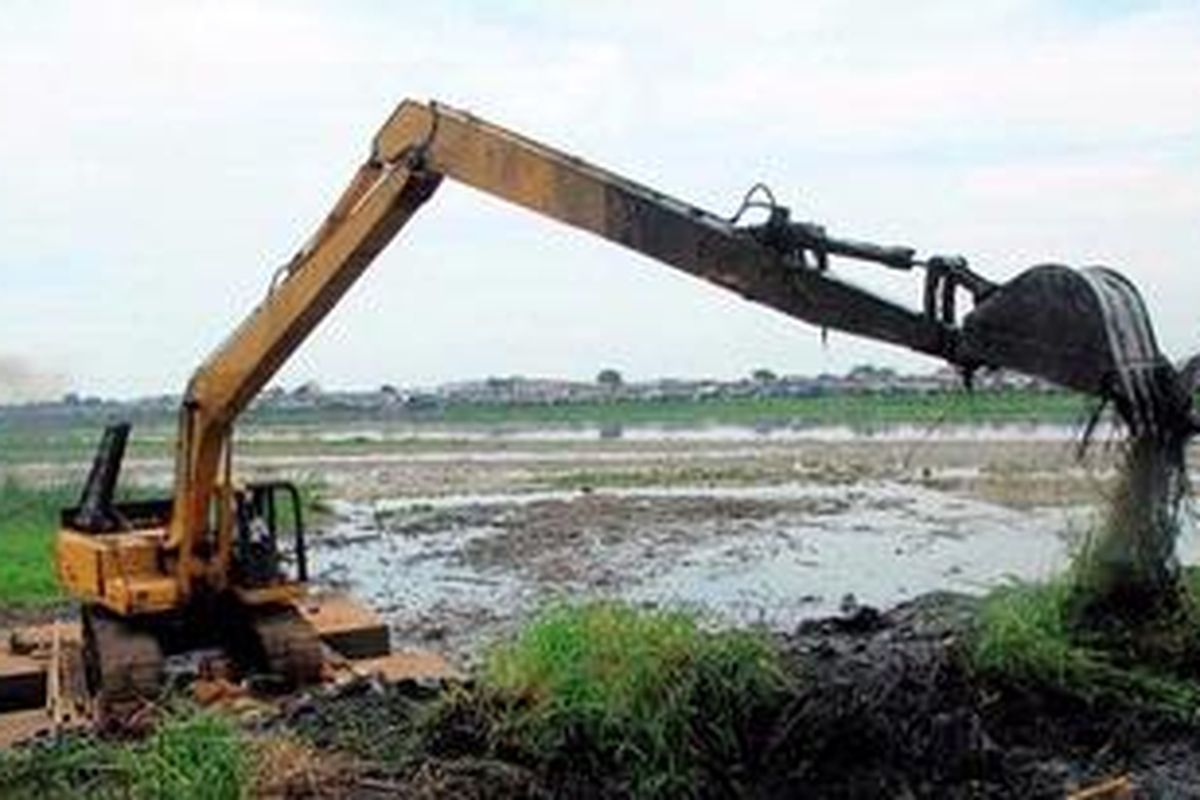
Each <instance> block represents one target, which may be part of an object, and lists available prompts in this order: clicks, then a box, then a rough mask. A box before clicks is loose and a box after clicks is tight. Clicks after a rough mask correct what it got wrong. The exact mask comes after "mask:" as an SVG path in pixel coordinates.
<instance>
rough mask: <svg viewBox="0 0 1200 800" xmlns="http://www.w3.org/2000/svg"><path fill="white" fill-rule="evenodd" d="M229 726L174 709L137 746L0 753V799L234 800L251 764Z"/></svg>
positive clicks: (89, 741)
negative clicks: (186, 798) (126, 799)
mask: <svg viewBox="0 0 1200 800" xmlns="http://www.w3.org/2000/svg"><path fill="white" fill-rule="evenodd" d="M248 753H249V751H248V749H247V747H246V743H245V742H244V741H243V739H242V736H241V735H240V734H239V733H238V732H237V730H236V729H235V728H234V726H233V725H232V723H230V722H229V721H228V720H226V719H224V718H222V717H220V716H217V715H215V714H213V713H211V712H203V711H195V710H192V709H183V708H180V709H176V710H175V711H173V712H171V713H170V714H169V715H168V716H167V718H166V719H164V720H163V721H162V722H161V723H160V724H159V725H158V727H157V728H156V730H155V732H154V733H153V734H152V735H150V736H149V737H148V738H146V739H145V740H143V741H140V742H132V743H121V742H114V741H106V740H101V739H96V738H92V737H86V736H66V737H63V738H61V739H58V740H54V741H47V742H38V743H35V744H33V745H31V746H29V747H24V748H19V749H15V750H3V751H0V796H3V797H6V798H8V797H11V798H14V799H15V800H21V799H23V798H29V799H30V800H33V798H68V797H95V798H135V800H168V799H169V798H178V797H188V798H197V800H239V799H240V798H243V797H246V796H247V795H248V793H249V784H250V778H251V762H250V756H249V755H248Z"/></svg>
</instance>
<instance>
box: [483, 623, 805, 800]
mask: <svg viewBox="0 0 1200 800" xmlns="http://www.w3.org/2000/svg"><path fill="white" fill-rule="evenodd" d="M482 681H483V686H484V687H485V689H486V690H487V691H488V692H490V693H491V694H492V696H493V702H494V708H495V709H496V711H497V718H496V720H495V728H494V730H495V734H496V735H497V736H498V737H500V738H502V739H504V740H507V741H508V742H510V743H512V744H515V745H516V747H517V748H518V749H521V750H524V751H526V752H527V753H528V754H529V755H531V756H533V757H535V758H536V759H537V760H539V761H541V762H543V763H546V764H549V765H551V766H552V767H553V766H555V765H558V766H562V767H569V768H570V769H571V770H574V771H579V770H581V769H582V770H583V771H584V772H585V773H591V774H594V775H596V776H598V777H602V776H611V775H613V774H619V775H621V776H622V777H623V778H624V779H625V780H627V781H628V788H629V790H630V791H631V792H632V793H633V794H635V795H640V796H663V795H675V796H678V795H680V794H681V793H687V791H688V790H689V788H690V787H695V786H696V785H698V782H699V781H700V779H701V777H702V776H703V774H704V772H705V770H706V769H708V768H711V767H718V768H719V769H720V770H721V772H722V773H724V775H725V776H728V775H729V774H730V772H731V771H730V767H731V766H733V765H745V764H747V763H749V762H750V761H752V759H753V757H754V753H753V746H752V745H753V742H752V739H753V734H754V726H755V722H756V721H757V720H759V719H760V718H761V717H762V715H763V714H764V713H765V712H767V711H769V710H770V709H772V707H773V705H774V703H773V701H774V700H775V699H777V698H778V697H779V695H780V693H781V692H782V691H783V689H784V685H785V680H784V673H783V670H782V667H781V665H780V662H779V660H778V656H777V655H776V652H775V650H774V649H773V648H772V647H771V645H770V644H769V643H768V642H767V641H766V640H765V639H764V638H762V637H760V636H758V635H756V634H754V633H752V632H746V631H727V632H720V633H710V632H706V631H704V630H702V629H701V627H700V626H699V625H698V623H697V621H696V619H695V618H694V617H692V616H690V615H688V614H685V613H680V612H664V611H644V610H638V609H634V608H632V607H629V606H625V605H620V604H613V603H597V604H590V605H584V606H564V607H560V608H555V609H552V610H549V611H547V612H545V613H544V614H542V615H541V616H540V617H539V618H538V619H537V620H535V621H534V622H533V623H532V624H530V625H529V626H528V627H527V628H525V630H524V631H522V633H521V634H520V635H519V636H518V637H517V638H516V639H515V640H513V641H512V642H510V643H506V644H502V645H500V646H498V647H497V648H495V649H494V650H493V651H492V652H491V653H490V655H489V657H488V659H487V661H486V665H485V668H484V673H483V679H482Z"/></svg>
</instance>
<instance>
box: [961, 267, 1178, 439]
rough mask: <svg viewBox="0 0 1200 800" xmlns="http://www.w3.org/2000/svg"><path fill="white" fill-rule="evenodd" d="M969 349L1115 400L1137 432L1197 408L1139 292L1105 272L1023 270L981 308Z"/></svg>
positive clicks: (968, 335)
mask: <svg viewBox="0 0 1200 800" xmlns="http://www.w3.org/2000/svg"><path fill="white" fill-rule="evenodd" d="M962 344H963V352H964V353H965V354H966V355H967V356H968V358H969V359H970V360H973V361H977V362H978V363H982V364H987V365H992V366H998V367H1006V368H1009V369H1015V370H1018V371H1020V372H1024V373H1027V374H1030V375H1037V376H1039V377H1042V378H1046V379H1047V380H1050V381H1053V382H1054V383H1058V384H1061V385H1063V386H1067V387H1070V388H1072V389H1076V390H1079V391H1081V392H1086V393H1088V394H1092V395H1097V396H1101V397H1105V398H1108V399H1111V400H1112V401H1113V402H1114V403H1115V404H1116V406H1117V409H1118V411H1119V412H1120V413H1121V415H1122V416H1123V417H1124V418H1125V420H1126V422H1128V423H1129V424H1130V425H1131V426H1132V427H1134V428H1137V429H1147V430H1153V429H1155V428H1156V427H1158V426H1162V425H1172V426H1174V425H1176V424H1183V423H1182V419H1183V418H1184V417H1186V414H1187V413H1188V409H1189V407H1190V403H1188V402H1187V398H1186V397H1185V395H1186V392H1183V391H1182V383H1181V381H1180V380H1179V379H1178V375H1177V374H1176V372H1175V369H1174V367H1172V365H1171V363H1170V362H1169V361H1168V360H1167V358H1166V357H1165V356H1163V354H1162V353H1161V352H1160V351H1159V349H1158V343H1157V342H1156V340H1155V338H1154V330H1153V328H1152V327H1151V325H1150V317H1149V314H1148V313H1147V311H1146V305H1145V303H1144V302H1142V297H1141V295H1140V294H1139V293H1138V290H1137V288H1136V287H1134V285H1133V284H1132V283H1130V282H1129V280H1128V279H1126V278H1125V277H1124V276H1122V275H1121V274H1119V273H1117V272H1115V271H1114V270H1111V269H1108V268H1106V267H1089V268H1086V269H1082V270H1075V269H1071V268H1069V267H1064V266H1060V265H1057V264H1045V265H1041V266H1037V267H1033V268H1032V269H1029V270H1027V271H1026V272H1023V273H1022V274H1020V275H1019V276H1017V277H1016V278H1015V279H1014V280H1012V281H1010V282H1009V283H1007V284H1004V285H1003V286H1000V287H997V288H996V289H994V290H993V291H991V292H990V293H989V294H988V295H987V296H986V297H985V298H984V299H983V300H982V301H981V302H979V303H978V304H977V305H976V307H975V309H974V310H973V311H972V312H971V313H970V314H969V315H968V316H967V318H966V319H965V320H964V323H963V342H962ZM1180 414H1182V415H1184V417H1180V416H1179V415H1180Z"/></svg>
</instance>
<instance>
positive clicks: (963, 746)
mask: <svg viewBox="0 0 1200 800" xmlns="http://www.w3.org/2000/svg"><path fill="white" fill-rule="evenodd" d="M977 608H978V601H977V600H976V599H975V598H972V597H969V596H965V595H960V594H951V593H933V594H929V595H925V596H922V597H920V598H917V599H915V600H912V601H909V602H907V603H904V604H901V605H900V606H898V607H896V608H894V609H892V610H890V611H886V612H880V611H878V610H876V609H874V608H871V607H866V606H859V607H857V608H855V609H854V610H853V611H851V612H849V613H846V614H839V615H837V616H833V617H826V618H821V619H813V620H808V621H805V622H804V623H802V624H800V625H799V626H797V627H796V628H794V629H793V630H790V631H787V632H781V633H779V634H777V635H776V637H775V638H776V640H777V642H778V644H779V646H780V648H781V649H782V651H783V653H784V659H785V664H786V668H787V670H788V671H789V674H790V677H791V680H790V682H789V686H790V688H789V689H788V690H787V691H786V692H785V694H784V696H783V697H782V698H781V700H780V702H779V703H778V704H777V706H776V707H775V708H774V709H773V710H772V711H771V713H770V714H769V715H768V716H767V718H764V719H755V720H753V721H752V722H750V723H748V727H747V729H746V730H744V731H738V732H736V735H740V736H744V737H745V738H746V741H747V743H748V744H749V747H747V748H746V749H745V750H743V751H742V753H743V755H742V756H741V757H740V758H741V759H742V760H736V761H731V762H727V763H726V762H721V763H716V762H714V763H709V764H707V765H706V768H705V775H704V778H703V780H702V781H701V782H700V784H699V785H698V786H697V787H696V789H695V795H694V796H697V797H729V796H738V797H756V798H792V797H813V798H876V797H915V798H916V797H919V798H927V797H928V798H934V797H937V798H943V797H948V798H1010V797H1029V798H1041V797H1045V798H1061V797H1065V796H1069V795H1070V794H1071V793H1072V792H1077V791H1083V790H1086V789H1088V788H1089V787H1095V786H1098V785H1101V784H1104V783H1106V782H1116V785H1121V786H1124V787H1127V790H1128V791H1127V793H1126V794H1125V795H1113V796H1126V797H1152V798H1158V797H1167V798H1188V797H1200V735H1198V734H1200V728H1196V727H1195V725H1194V724H1190V723H1180V722H1178V721H1175V720H1172V719H1167V718H1162V717H1157V716H1155V714H1154V713H1153V712H1147V711H1137V712H1134V711H1130V710H1129V709H1127V708H1118V707H1108V706H1104V705H1103V704H1097V703H1091V704H1087V703H1083V702H1081V701H1079V700H1075V699H1070V698H1066V697H1062V696H1058V695H1054V694H1050V693H1045V692H1039V691H1035V690H1030V689H1028V688H1021V687H1017V686H1011V685H1005V684H1003V683H997V682H995V681H994V680H991V679H984V678H982V677H980V676H978V675H976V674H974V673H973V672H972V670H971V669H970V667H969V666H968V663H969V662H968V660H967V659H966V657H965V655H964V648H965V647H966V642H967V641H968V640H969V637H970V634H971V629H972V625H973V624H974V619H975V615H976V612H977ZM468 691H469V690H468ZM464 698H465V699H464ZM435 702H436V696H435V695H434V694H432V693H430V692H428V691H425V690H423V689H421V688H420V687H417V686H390V687H371V686H366V685H360V686H357V687H352V688H351V689H350V690H349V691H346V692H343V693H341V694H339V695H337V696H327V697H323V698H315V699H311V700H308V701H306V702H304V703H302V704H298V705H297V706H295V707H294V708H293V709H292V710H291V711H289V713H288V714H287V715H286V716H285V717H284V718H283V719H282V720H280V722H279V723H278V724H280V725H282V726H284V727H286V728H287V729H288V730H289V731H291V732H293V733H295V734H298V735H300V736H302V737H304V738H306V739H307V740H309V741H312V742H314V743H316V744H317V745H318V746H319V747H321V748H322V749H323V750H324V751H326V752H340V753H343V754H344V753H350V754H353V755H354V756H355V757H356V758H357V761H356V762H355V764H354V766H352V767H349V768H348V769H347V770H345V771H344V772H343V773H342V774H341V776H340V777H339V779H338V780H337V787H338V789H339V791H340V792H341V793H343V796H348V797H382V796H406V797H408V796H411V797H467V798H498V797H543V798H545V797H594V798H609V797H623V796H626V794H625V792H626V790H627V787H625V786H624V785H623V784H622V783H621V782H620V780H619V779H618V778H617V777H616V776H613V775H593V774H589V773H586V772H584V771H583V770H584V767H583V764H584V762H583V761H582V760H581V761H579V762H578V767H577V768H572V766H571V763H573V762H568V763H567V764H566V765H565V766H564V765H563V764H562V763H557V764H555V765H549V764H546V763H543V762H539V761H538V760H537V759H534V758H530V757H529V754H527V753H523V752H521V751H519V750H506V749H505V748H503V747H500V748H497V747H496V746H495V742H496V741H497V740H496V737H495V735H494V734H495V732H494V731H492V730H491V728H490V725H491V724H492V723H491V722H489V719H488V717H487V715H486V713H478V708H477V707H476V706H474V705H473V704H472V702H471V701H470V699H469V695H460V696H459V699H458V701H457V702H456V703H455V704H453V705H452V706H451V708H452V709H453V710H452V711H450V712H449V713H446V712H445V710H444V709H445V707H443V710H442V711H441V712H439V713H436V714H432V715H431V714H429V713H427V712H428V710H429V709H431V708H433V705H432V704H433V703H435ZM576 770H578V771H576ZM731 787H736V789H732V788H731ZM1101 796H1104V795H1101Z"/></svg>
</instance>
